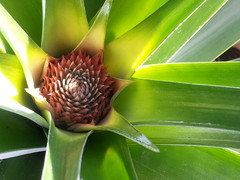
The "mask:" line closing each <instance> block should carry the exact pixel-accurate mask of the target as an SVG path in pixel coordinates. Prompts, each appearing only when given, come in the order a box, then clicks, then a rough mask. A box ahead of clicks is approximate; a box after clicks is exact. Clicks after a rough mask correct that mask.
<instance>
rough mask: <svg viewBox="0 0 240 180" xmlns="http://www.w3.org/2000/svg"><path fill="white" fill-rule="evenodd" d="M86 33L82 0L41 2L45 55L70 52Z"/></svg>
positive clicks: (58, 54) (86, 25) (48, 0)
mask: <svg viewBox="0 0 240 180" xmlns="http://www.w3.org/2000/svg"><path fill="white" fill-rule="evenodd" d="M87 31H88V22H87V17H86V13H85V8H84V0H43V34H42V47H43V49H44V50H45V51H46V52H47V53H49V54H50V55H52V56H55V57H59V56H61V55H64V54H66V53H69V52H71V51H72V50H73V49H74V48H75V47H76V46H77V44H78V43H79V42H80V41H81V39H82V38H83V36H84V35H85V34H86V33H87Z"/></svg>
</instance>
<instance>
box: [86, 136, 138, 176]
mask: <svg viewBox="0 0 240 180" xmlns="http://www.w3.org/2000/svg"><path fill="white" fill-rule="evenodd" d="M82 163H83V165H82V178H83V179H88V180H95V179H96V177H97V179H98V180H107V179H109V180H110V179H115V178H116V177H117V178H118V179H124V180H137V179H138V178H137V175H136V173H135V169H134V166H133V164H132V159H131V155H130V153H129V149H128V145H127V143H126V140H125V138H123V137H121V136H119V135H116V134H113V133H109V132H101V133H100V132H98V133H95V134H93V135H91V136H90V138H89V140H88V142H87V144H86V149H85V151H84V154H83V162H82ZM93 172H94V173H93Z"/></svg>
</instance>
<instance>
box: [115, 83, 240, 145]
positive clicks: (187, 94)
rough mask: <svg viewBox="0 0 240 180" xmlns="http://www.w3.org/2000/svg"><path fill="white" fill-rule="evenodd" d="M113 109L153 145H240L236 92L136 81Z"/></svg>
mask: <svg viewBox="0 0 240 180" xmlns="http://www.w3.org/2000/svg"><path fill="white" fill-rule="evenodd" d="M127 97H131V98H127ZM114 107H115V108H116V110H117V111H118V112H119V113H120V114H121V115H122V116H123V117H124V118H126V119H127V120H128V121H130V122H131V123H132V124H133V125H136V126H137V127H138V129H139V130H142V133H146V136H147V137H149V138H150V139H151V140H152V141H153V142H154V143H161V144H187V145H189V144H192V145H205V146H220V147H238V146H239V145H240V144H239V133H240V123H239V122H240V111H239V109H240V89H239V88H231V87H218V86H209V85H194V84H183V83H172V82H161V81H151V80H137V79H135V83H133V84H131V85H129V86H128V87H127V88H126V89H125V90H124V91H123V92H122V93H121V94H120V95H119V96H118V97H117V99H116V100H115V104H114ZM126 107H127V108H126ZM140 126H143V127H140ZM164 132H166V133H164ZM183 132H184V133H183ZM158 140H159V141H158Z"/></svg>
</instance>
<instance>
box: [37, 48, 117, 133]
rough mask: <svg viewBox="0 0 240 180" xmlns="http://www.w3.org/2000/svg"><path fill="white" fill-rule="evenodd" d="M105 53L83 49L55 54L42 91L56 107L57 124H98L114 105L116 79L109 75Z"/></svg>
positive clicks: (66, 126) (43, 82)
mask: <svg viewBox="0 0 240 180" xmlns="http://www.w3.org/2000/svg"><path fill="white" fill-rule="evenodd" d="M101 57H102V56H101V54H97V55H95V56H94V57H89V56H87V54H86V53H82V52H80V53H79V54H75V53H71V54H69V55H67V56H63V57H62V58H61V59H54V58H51V60H50V62H49V65H48V68H47V72H46V75H45V76H43V78H42V82H41V85H40V92H41V94H42V95H43V96H44V97H45V98H46V100H47V102H48V103H49V104H50V105H51V107H52V109H53V113H54V121H55V124H56V126H57V127H60V128H63V129H67V128H68V127H70V126H72V125H75V124H82V125H83V124H92V125H96V124H97V123H99V122H100V121H101V120H102V119H103V118H104V117H105V116H106V115H107V113H108V112H109V110H110V109H111V106H110V101H111V98H112V96H113V94H114V93H115V91H116V82H115V79H114V78H112V77H110V76H109V75H108V73H107V71H106V68H105V67H104V66H103V65H102V60H101Z"/></svg>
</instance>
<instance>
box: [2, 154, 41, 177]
mask: <svg viewBox="0 0 240 180" xmlns="http://www.w3.org/2000/svg"><path fill="white" fill-rule="evenodd" d="M43 158H44V153H35V154H28V155H24V156H19V157H16V158H10V159H5V160H0V179H6V180H14V179H18V180H33V179H39V180H40V179H41V173H42V167H43ZM29 172H31V173H29Z"/></svg>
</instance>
